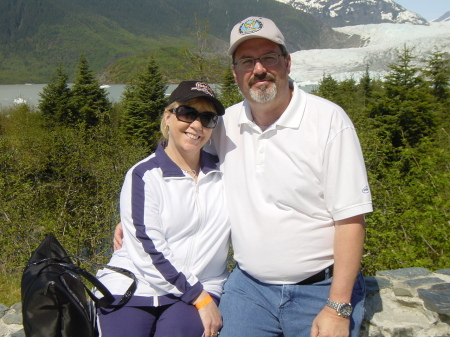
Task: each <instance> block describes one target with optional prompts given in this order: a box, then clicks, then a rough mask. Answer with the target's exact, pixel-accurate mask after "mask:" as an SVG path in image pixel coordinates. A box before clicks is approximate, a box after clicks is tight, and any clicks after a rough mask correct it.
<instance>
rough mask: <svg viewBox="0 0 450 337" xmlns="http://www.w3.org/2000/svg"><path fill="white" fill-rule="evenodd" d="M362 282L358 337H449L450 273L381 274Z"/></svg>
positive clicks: (408, 271)
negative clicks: (362, 309)
mask: <svg viewBox="0 0 450 337" xmlns="http://www.w3.org/2000/svg"><path fill="white" fill-rule="evenodd" d="M365 281H366V315H365V319H364V323H363V326H362V331H361V334H360V336H361V337H437V336H439V337H444V336H450V269H444V270H438V271H436V272H434V273H432V272H430V271H429V270H427V269H424V268H407V269H398V270H389V271H380V272H377V273H376V276H373V277H366V278H365Z"/></svg>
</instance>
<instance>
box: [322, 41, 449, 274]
mask: <svg viewBox="0 0 450 337" xmlns="http://www.w3.org/2000/svg"><path fill="white" fill-rule="evenodd" d="M413 60H414V57H413V54H412V50H409V49H407V48H404V49H403V50H401V51H400V52H399V54H398V61H397V62H395V63H393V64H392V65H391V66H390V72H389V74H388V75H387V77H386V79H385V81H383V82H380V81H374V80H372V79H371V78H370V76H369V73H368V69H367V71H366V74H365V76H364V77H363V78H362V79H361V80H360V81H359V83H355V81H353V80H345V81H341V82H339V81H336V80H334V79H333V78H331V76H325V75H324V77H323V79H322V81H321V83H320V86H319V87H318V88H317V89H316V90H315V93H317V94H319V95H321V96H323V97H325V98H328V99H331V100H333V101H334V102H336V103H338V104H339V105H341V106H342V107H343V108H344V109H345V110H346V111H347V112H348V113H349V115H350V117H351V118H352V120H353V121H354V123H355V126H356V128H357V131H358V135H359V138H360V142H361V146H362V148H363V153H364V158H365V162H366V167H367V170H368V175H369V182H370V186H371V192H372V197H373V203H374V212H373V213H371V214H369V215H367V219H366V220H367V237H366V242H365V254H364V258H363V270H364V272H365V273H366V274H368V275H373V274H374V273H375V272H376V271H377V270H387V269H397V268H407V267H424V268H428V269H430V270H437V269H442V268H448V266H449V264H450V238H449V236H450V235H449V232H448V225H449V223H450V202H449V200H450V198H449V197H450V195H449V193H450V192H449V191H450V179H449V178H450V167H449V163H450V136H449V135H450V123H449V122H448V110H449V108H450V104H449V101H448V100H445V99H440V100H437V99H436V94H438V95H442V94H443V93H445V91H446V90H447V89H448V85H449V77H448V76H450V73H449V70H448V68H447V67H445V66H444V64H445V63H446V62H444V61H443V58H442V55H440V54H439V53H438V54H434V55H433V56H432V57H430V58H429V59H428V60H426V62H428V64H426V65H424V66H423V67H422V68H420V67H419V66H413V65H412V61H413ZM441 62H442V63H441ZM430 69H434V71H433V72H431V71H430ZM437 69H439V70H437ZM433 83H436V85H433ZM437 83H439V85H437ZM436 88H441V89H442V88H444V89H445V90H444V91H439V90H436ZM438 126H439V127H438Z"/></svg>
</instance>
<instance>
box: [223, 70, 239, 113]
mask: <svg viewBox="0 0 450 337" xmlns="http://www.w3.org/2000/svg"><path fill="white" fill-rule="evenodd" d="M243 99H244V97H243V96H242V94H241V92H240V91H239V87H238V86H237V84H236V82H235V80H234V75H233V72H232V70H231V68H227V70H226V71H225V74H224V77H223V80H222V84H221V85H220V95H219V100H220V101H221V102H222V104H223V106H224V107H225V108H228V107H229V106H232V105H233V104H236V103H238V102H240V101H242V100H243Z"/></svg>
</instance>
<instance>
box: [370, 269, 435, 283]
mask: <svg viewBox="0 0 450 337" xmlns="http://www.w3.org/2000/svg"><path fill="white" fill-rule="evenodd" d="M428 275H431V271H429V270H428V269H425V268H420V267H414V268H405V269H394V270H383V271H377V273H376V276H384V277H387V278H389V279H392V280H407V279H412V278H416V277H421V276H428Z"/></svg>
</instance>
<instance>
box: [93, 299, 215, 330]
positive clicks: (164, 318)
mask: <svg viewBox="0 0 450 337" xmlns="http://www.w3.org/2000/svg"><path fill="white" fill-rule="evenodd" d="M213 299H214V301H215V302H216V304H217V305H218V300H217V299H216V298H214V297H213ZM98 319H99V332H100V337H127V336H130V337H201V336H202V335H203V332H204V328H203V324H202V321H201V319H200V315H199V314H198V310H197V309H196V308H195V306H193V305H190V304H186V303H184V302H182V301H179V302H176V303H174V304H170V305H164V306H161V307H131V306H125V307H122V308H120V309H119V310H115V311H112V312H106V311H103V310H98Z"/></svg>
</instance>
